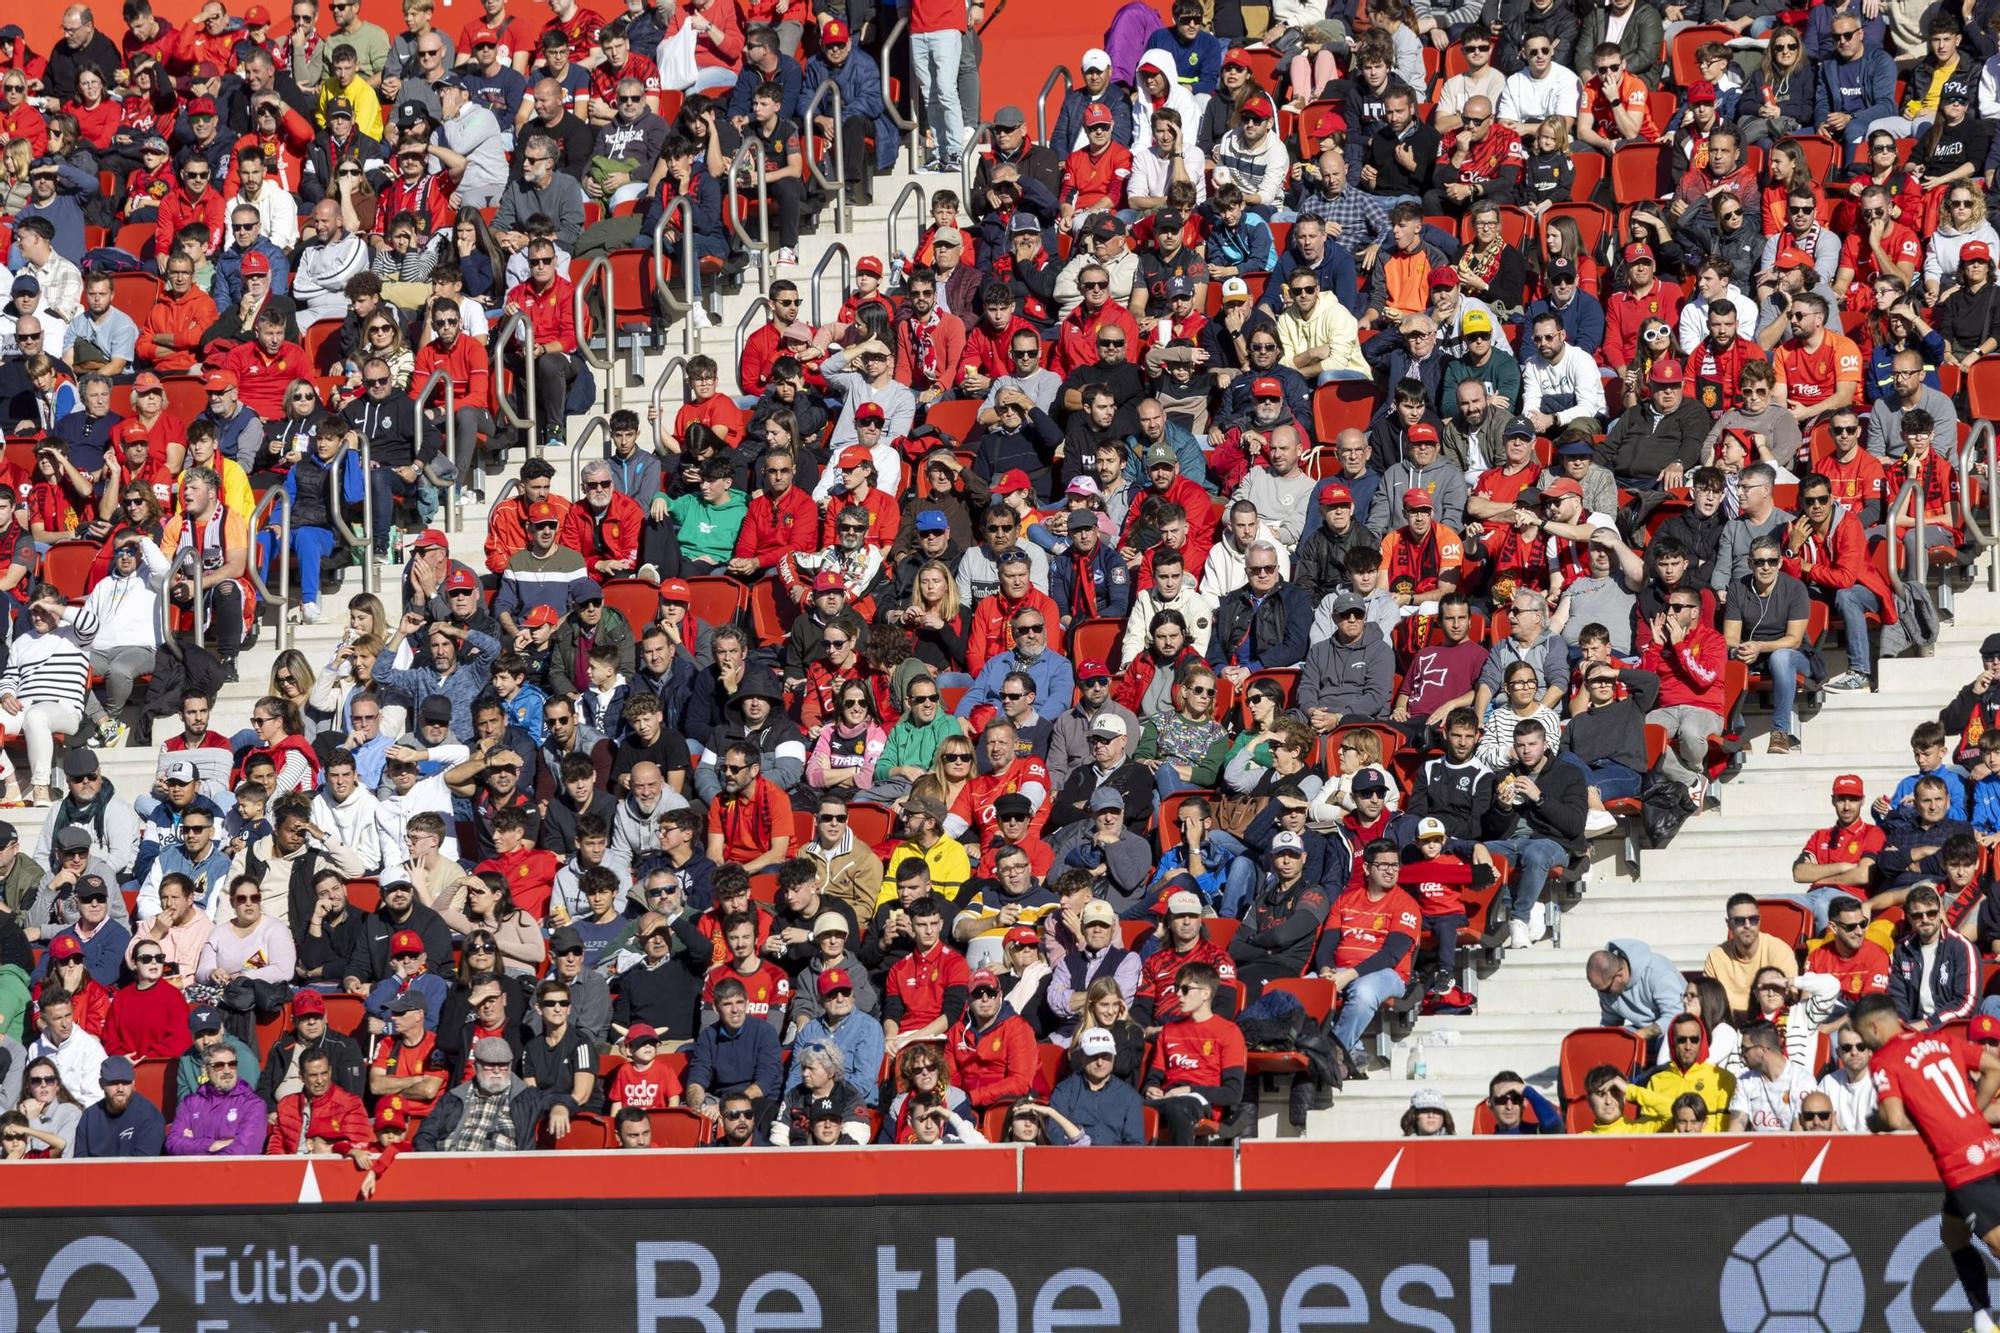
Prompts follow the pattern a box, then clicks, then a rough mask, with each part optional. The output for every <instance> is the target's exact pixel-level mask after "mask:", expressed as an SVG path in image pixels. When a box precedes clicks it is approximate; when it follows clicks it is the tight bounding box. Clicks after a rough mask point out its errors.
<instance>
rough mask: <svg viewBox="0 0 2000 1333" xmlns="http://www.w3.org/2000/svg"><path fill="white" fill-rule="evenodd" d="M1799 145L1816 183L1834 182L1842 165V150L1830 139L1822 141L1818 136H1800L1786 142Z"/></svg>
mask: <svg viewBox="0 0 2000 1333" xmlns="http://www.w3.org/2000/svg"><path fill="white" fill-rule="evenodd" d="M1785 142H1786V143H1789V144H1797V145H1798V149H1799V151H1800V152H1801V153H1803V154H1804V155H1805V159H1806V169H1807V171H1809V172H1810V173H1811V175H1812V178H1813V179H1814V180H1816V181H1824V180H1832V179H1833V173H1834V170H1835V168H1837V167H1838V166H1839V165H1840V148H1839V146H1838V145H1836V144H1835V143H1834V142H1833V141H1832V140H1830V139H1822V138H1820V137H1819V136H1818V135H1817V134H1800V135H1796V136H1794V137H1793V138H1790V139H1787V140H1785Z"/></svg>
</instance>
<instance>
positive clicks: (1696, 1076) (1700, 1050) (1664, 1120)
mask: <svg viewBox="0 0 2000 1333" xmlns="http://www.w3.org/2000/svg"><path fill="white" fill-rule="evenodd" d="M1666 1053H1667V1059H1668V1063H1667V1064H1666V1065H1664V1066H1662V1067H1661V1068H1660V1069H1659V1070H1658V1071H1657V1072H1655V1073H1654V1074H1653V1076H1652V1077H1651V1078H1649V1079H1647V1080H1646V1082H1645V1084H1644V1085H1643V1086H1641V1085H1636V1084H1635V1085H1632V1086H1629V1087H1627V1088H1626V1089H1625V1098H1626V1100H1627V1101H1629V1102H1631V1103H1632V1104H1633V1105H1635V1106H1637V1107H1638V1108H1639V1114H1640V1117H1641V1119H1642V1120H1646V1121H1653V1122H1657V1123H1658V1125H1659V1127H1660V1129H1661V1132H1663V1133H1664V1132H1665V1131H1666V1129H1667V1128H1668V1127H1669V1126H1670V1125H1671V1124H1672V1122H1673V1121H1674V1119H1675V1117H1676V1116H1677V1115H1678V1112H1679V1107H1680V1104H1681V1099H1682V1098H1684V1097H1687V1096H1693V1097H1696V1098H1699V1099H1700V1101H1701V1104H1702V1107H1703V1114H1704V1117H1705V1118H1706V1120H1707V1129H1708V1131H1709V1132H1710V1133H1716V1134H1719V1133H1721V1132H1722V1130H1723V1128H1724V1126H1726V1125H1727V1124H1728V1121H1729V1104H1730V1102H1731V1100H1732V1099H1733V1098H1734V1096H1735V1093H1736V1076H1735V1075H1733V1074H1731V1073H1730V1072H1729V1071H1727V1070H1725V1069H1720V1068H1718V1067H1717V1066H1716V1065H1715V1064H1713V1063H1712V1062H1711V1061H1710V1059H1709V1051H1708V1029H1707V1027H1706V1026H1704V1025H1703V1023H1702V1021H1701V1020H1700V1019H1699V1018H1697V1017H1695V1016H1694V1015H1693V1014H1680V1015H1677V1016H1676V1017H1675V1018H1674V1019H1673V1021H1672V1022H1671V1023H1669V1024H1668V1025H1667V1042H1666Z"/></svg>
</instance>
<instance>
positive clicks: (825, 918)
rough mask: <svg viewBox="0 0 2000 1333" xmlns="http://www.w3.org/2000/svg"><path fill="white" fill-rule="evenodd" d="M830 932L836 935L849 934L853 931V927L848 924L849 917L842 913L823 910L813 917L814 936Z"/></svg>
mask: <svg viewBox="0 0 2000 1333" xmlns="http://www.w3.org/2000/svg"><path fill="white" fill-rule="evenodd" d="M828 932H831V933H833V934H835V935H849V934H852V933H853V928H852V927H851V926H849V925H848V924H847V918H846V917H844V916H842V915H841V914H840V913H838V912H821V913H820V914H819V915H818V916H817V917H815V918H814V919H813V936H814V937H815V938H817V937H819V936H821V935H825V934H827V933H828Z"/></svg>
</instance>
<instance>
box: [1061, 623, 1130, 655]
mask: <svg viewBox="0 0 2000 1333" xmlns="http://www.w3.org/2000/svg"><path fill="white" fill-rule="evenodd" d="M1124 633H1125V622H1124V621H1122V620H1114V619H1113V618H1111V617H1110V616H1098V617H1097V618H1096V619H1094V620H1082V621H1078V622H1077V623H1075V624H1073V625H1071V626H1070V627H1069V630H1068V631H1067V636H1068V639H1069V659H1070V661H1071V662H1072V663H1077V664H1081V663H1084V662H1099V663H1102V664H1103V665H1105V666H1107V667H1111V666H1116V665H1117V664H1116V663H1115V662H1113V661H1112V655H1113V654H1115V653H1116V652H1117V651H1118V640H1119V638H1120V637H1121V636H1122V635H1123V634H1124Z"/></svg>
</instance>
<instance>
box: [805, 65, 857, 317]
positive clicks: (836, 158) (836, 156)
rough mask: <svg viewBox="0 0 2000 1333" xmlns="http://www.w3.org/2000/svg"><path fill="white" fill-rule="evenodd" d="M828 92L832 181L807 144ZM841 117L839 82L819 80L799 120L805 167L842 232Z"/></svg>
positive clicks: (843, 144) (844, 178)
mask: <svg viewBox="0 0 2000 1333" xmlns="http://www.w3.org/2000/svg"><path fill="white" fill-rule="evenodd" d="M828 93H831V94H833V136H832V137H833V179H832V180H828V179H827V178H826V173H825V172H823V171H821V170H820V169H819V154H818V153H815V152H812V151H811V143H810V136H811V133H812V125H813V116H814V115H815V114H816V113H817V112H818V111H819V104H820V100H821V99H822V98H824V97H825V96H826V95H827V94H828ZM842 117H843V112H842V110H841V103H840V85H839V84H837V83H835V82H834V81H833V80H832V79H828V80H827V81H826V82H825V83H822V84H821V85H820V86H819V91H817V92H815V93H814V94H813V95H812V101H810V102H808V103H806V112H805V115H804V116H803V117H802V120H803V122H804V124H805V127H806V133H807V136H808V143H807V152H806V170H807V171H809V172H811V173H812V178H813V180H814V182H815V183H817V184H818V186H819V188H820V189H822V190H825V191H827V192H828V193H829V194H831V195H832V196H833V220H834V223H835V226H836V228H837V229H838V230H840V231H842V232H845V231H846V230H847V224H848V218H847V135H846V133H845V132H844V128H843V127H844V123H845V122H844V121H843V119H842ZM813 322H814V323H818V322H819V321H818V320H814V321H813Z"/></svg>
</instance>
